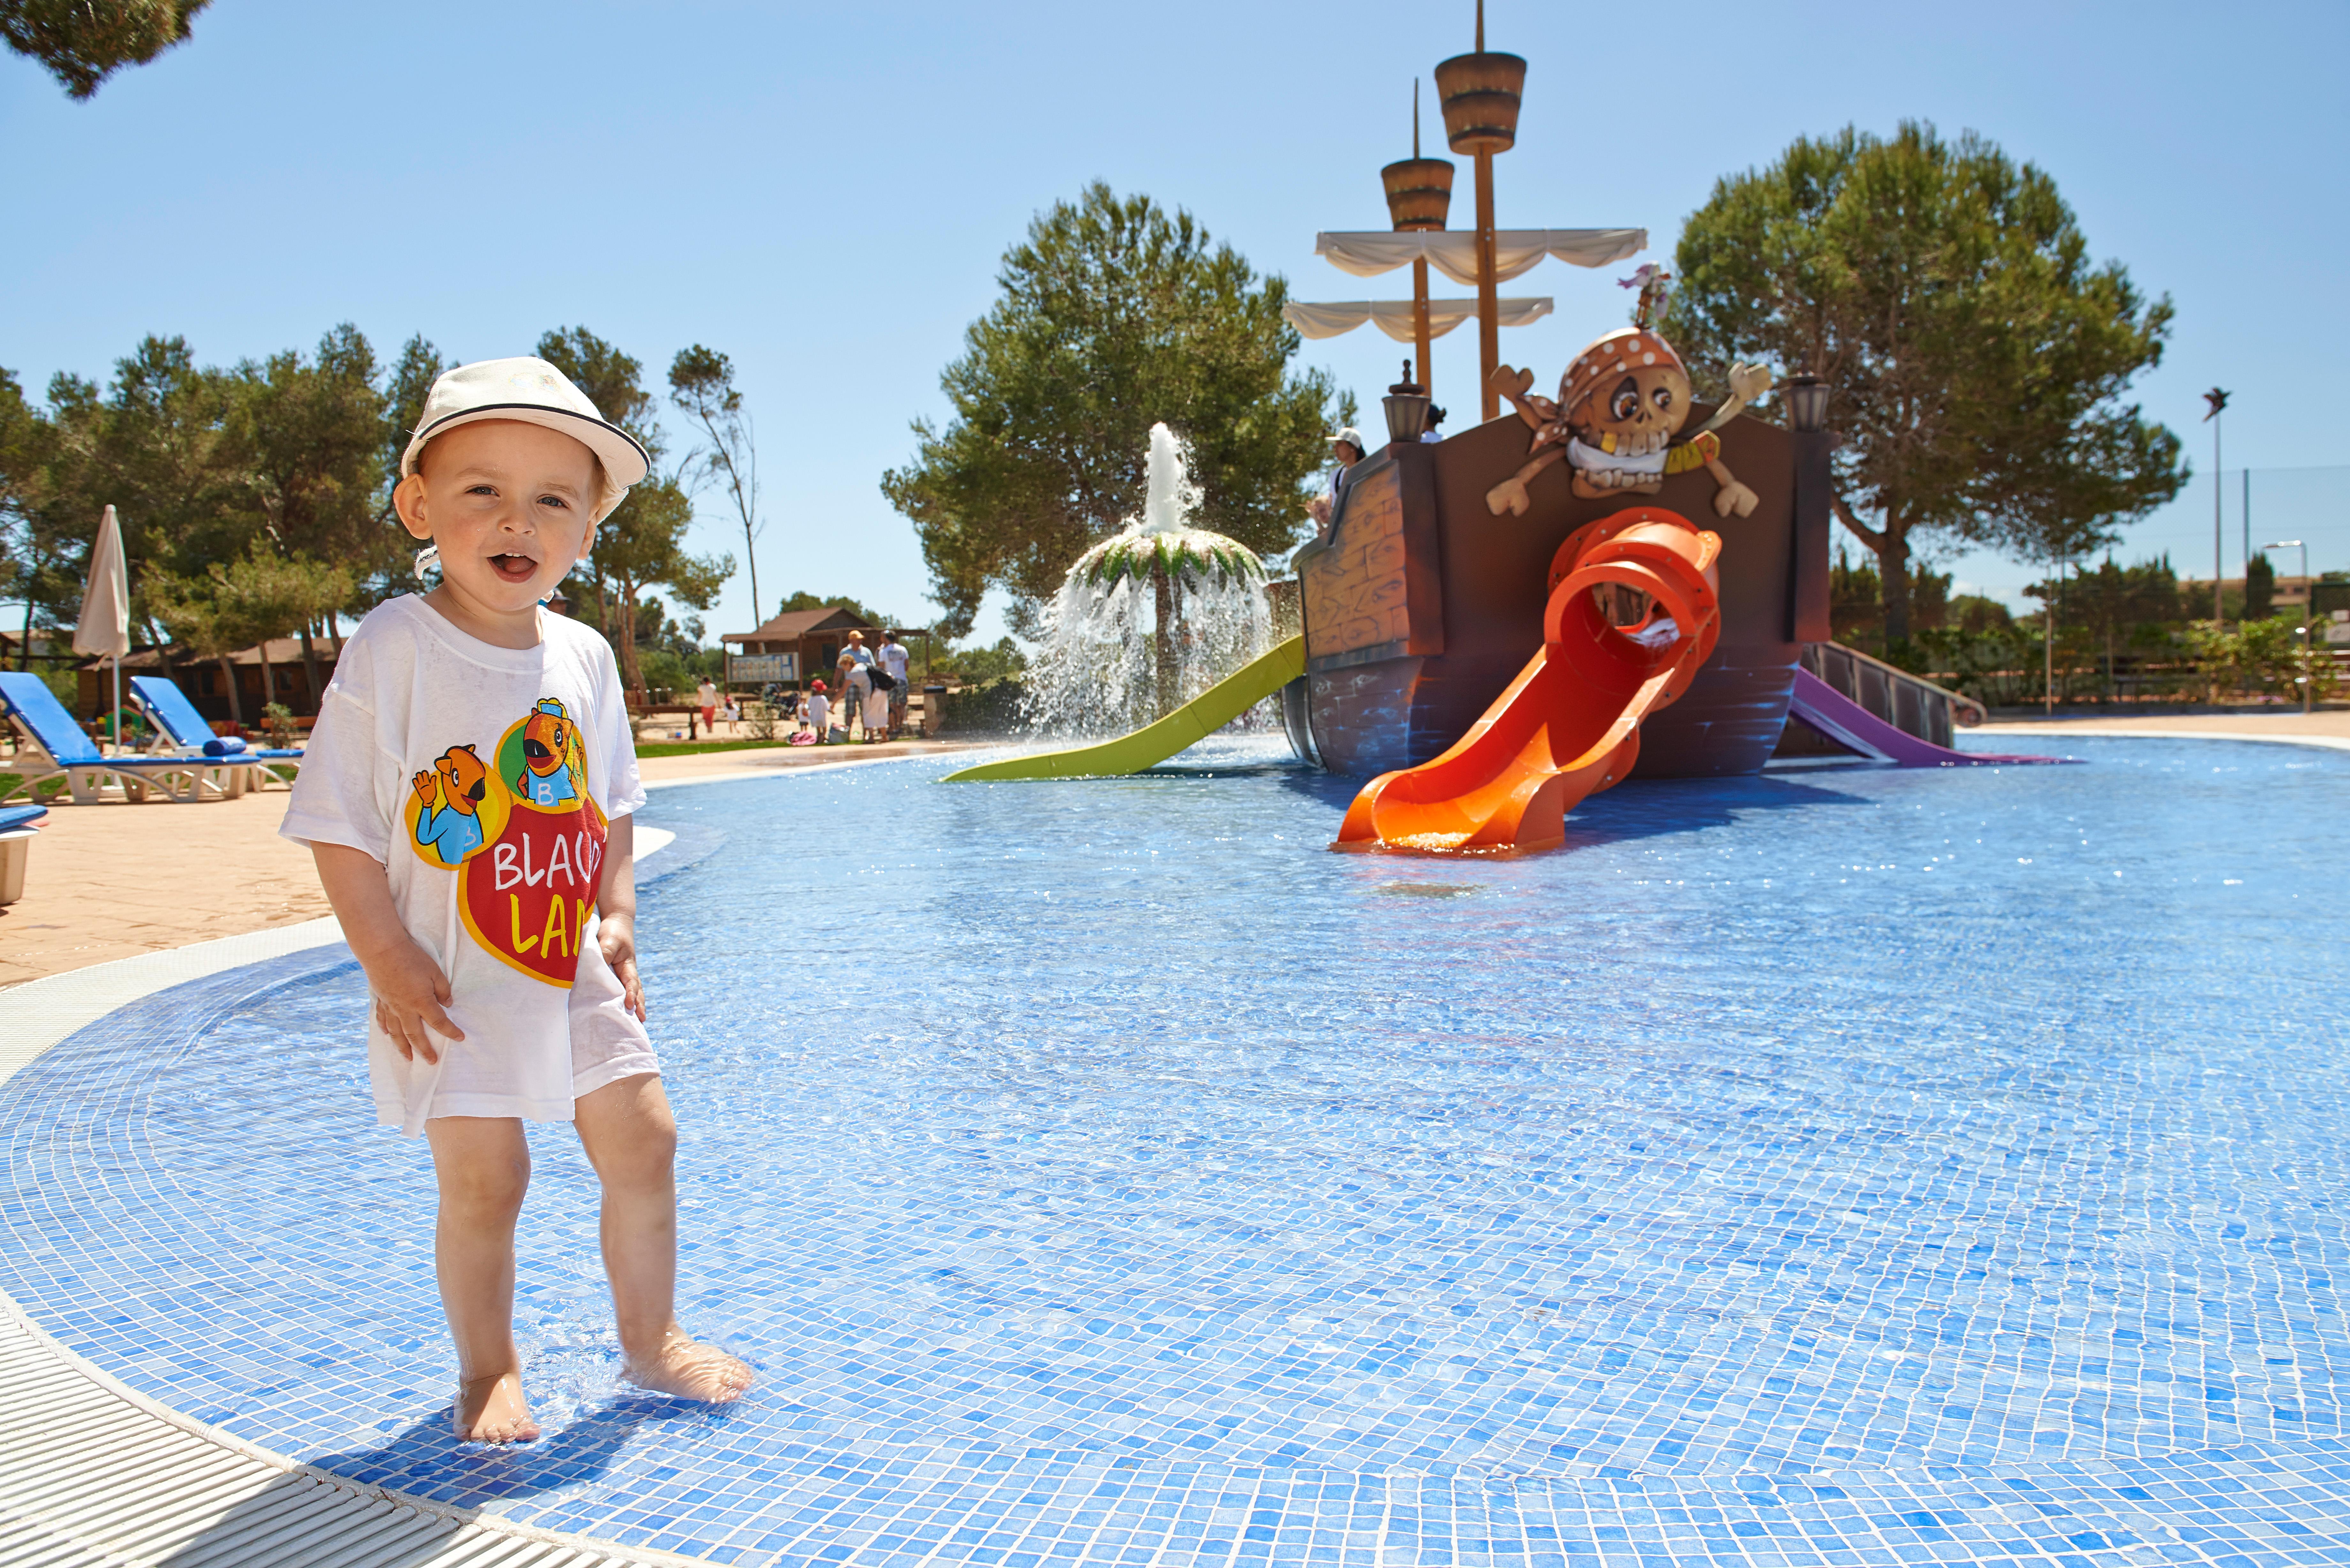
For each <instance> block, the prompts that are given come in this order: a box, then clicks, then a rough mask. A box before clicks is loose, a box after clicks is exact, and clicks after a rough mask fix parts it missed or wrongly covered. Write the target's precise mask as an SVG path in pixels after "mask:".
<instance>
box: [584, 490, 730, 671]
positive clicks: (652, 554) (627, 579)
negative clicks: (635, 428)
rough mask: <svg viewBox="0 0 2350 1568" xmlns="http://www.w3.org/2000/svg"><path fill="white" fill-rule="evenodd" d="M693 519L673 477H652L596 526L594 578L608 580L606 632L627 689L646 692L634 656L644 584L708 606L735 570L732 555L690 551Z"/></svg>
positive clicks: (687, 499) (699, 606) (700, 606)
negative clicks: (688, 534)
mask: <svg viewBox="0 0 2350 1568" xmlns="http://www.w3.org/2000/svg"><path fill="white" fill-rule="evenodd" d="M692 524H693V502H692V500H691V497H689V496H688V495H687V494H686V493H685V491H684V489H683V488H682V487H681V486H680V485H679V483H677V481H676V480H675V479H673V478H666V477H661V476H658V475H656V476H654V477H652V478H649V479H647V480H646V481H645V482H644V483H641V484H639V485H638V486H636V487H635V488H634V489H632V490H630V491H629V498H628V499H627V500H626V501H623V502H621V503H620V504H619V506H618V507H616V508H614V509H613V512H612V514H611V515H610V516H609V517H607V518H606V519H604V522H603V524H602V526H600V527H598V529H597V530H596V545H595V548H594V550H593V552H592V556H593V561H594V567H595V573H596V577H597V580H598V583H599V584H601V583H609V584H610V585H611V597H610V600H609V602H608V606H607V608H606V613H607V615H608V617H609V618H610V622H609V624H608V626H607V628H606V634H607V635H608V637H609V638H610V639H611V640H612V646H613V650H614V651H615V652H617V653H618V654H619V657H620V673H621V676H622V678H623V679H624V680H626V681H627V682H628V687H629V691H634V692H637V693H638V694H639V696H641V695H643V693H644V691H645V677H644V669H643V666H642V665H641V664H640V663H639V660H638V657H637V641H638V639H637V613H638V599H639V595H641V594H642V593H643V592H644V591H645V590H646V589H647V588H650V587H657V586H659V587H667V588H669V590H670V591H671V592H672V593H674V594H675V595H676V596H677V597H679V598H680V599H681V600H682V601H684V602H685V603H686V604H689V605H691V606H692V607H694V608H695V609H708V608H709V607H710V606H711V603H712V601H713V600H714V599H716V598H717V597H718V590H719V589H720V587H723V586H724V584H725V582H726V579H727V578H729V577H731V576H733V575H734V557H733V556H695V555H691V554H689V553H688V552H687V550H686V548H685V535H686V531H687V529H689V528H691V526H692Z"/></svg>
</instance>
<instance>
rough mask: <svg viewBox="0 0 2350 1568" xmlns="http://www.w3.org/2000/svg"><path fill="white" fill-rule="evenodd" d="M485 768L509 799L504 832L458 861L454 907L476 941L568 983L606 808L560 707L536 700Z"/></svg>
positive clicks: (583, 928) (592, 896) (591, 900)
mask: <svg viewBox="0 0 2350 1568" xmlns="http://www.w3.org/2000/svg"><path fill="white" fill-rule="evenodd" d="M490 767H491V771H492V773H493V774H494V775H495V776H496V779H497V782H498V784H500V785H502V786H503V787H504V791H505V793H506V794H508V796H509V797H510V799H511V800H512V802H513V809H512V811H511V813H510V815H508V816H507V818H506V823H505V831H504V833H503V834H501V835H499V836H498V837H497V838H496V839H495V840H494V841H493V842H492V843H491V845H490V847H489V850H488V852H487V853H485V854H484V855H481V856H479V857H475V858H474V859H472V860H469V861H467V862H466V863H465V869H464V871H463V882H462V886H461V888H460V889H459V894H458V908H459V909H460V911H461V912H462V913H463V916H464V919H465V929H467V930H468V931H470V932H472V933H473V940H475V941H477V942H479V943H481V944H482V946H484V947H485V948H487V949H488V950H490V951H491V952H493V953H494V954H496V955H497V957H498V960H499V961H500V962H502V963H504V964H507V965H509V966H511V967H513V968H515V969H517V970H520V971H522V972H523V973H525V974H526V975H530V976H532V977H533V978H535V979H537V980H543V981H546V982H547V983H548V984H549V985H560V986H568V985H570V983H571V981H572V980H573V978H574V977H575V976H577V973H578V972H579V946H580V943H581V941H582V940H584V939H585V938H586V936H587V922H588V919H590V917H592V916H593V915H594V914H595V912H596V881H597V877H598V874H599V873H601V872H602V870H603V868H604V842H605V839H606V836H607V831H608V830H607V828H606V826H605V820H604V812H603V809H602V808H601V807H600V806H598V805H597V804H596V801H595V799H594V797H592V796H591V795H589V794H588V793H587V748H586V745H585V743H584V742H583V741H582V739H581V737H580V734H579V726H578V724H577V722H574V721H573V719H572V718H571V715H570V713H569V712H568V711H566V710H565V708H564V706H563V704H562V703H561V702H560V701H556V699H555V698H552V697H543V698H541V699H540V700H539V701H536V702H535V703H533V704H532V705H531V710H530V711H529V712H528V713H527V714H525V715H524V717H523V718H522V719H520V720H518V721H517V722H515V723H514V724H513V725H512V726H511V727H509V728H508V729H507V731H506V732H505V733H504V735H502V736H500V737H499V738H498V743H497V746H496V749H495V750H494V751H493V752H492V753H491V754H490Z"/></svg>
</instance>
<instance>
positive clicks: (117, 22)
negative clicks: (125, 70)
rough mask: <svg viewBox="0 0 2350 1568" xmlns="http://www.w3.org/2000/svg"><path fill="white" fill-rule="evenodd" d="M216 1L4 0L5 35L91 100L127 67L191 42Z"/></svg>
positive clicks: (0, 0)
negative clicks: (198, 23) (197, 18)
mask: <svg viewBox="0 0 2350 1568" xmlns="http://www.w3.org/2000/svg"><path fill="white" fill-rule="evenodd" d="M210 4H212V0H0V39H5V40H6V41H7V45H8V47H10V48H12V49H14V50H16V53H18V54H20V55H24V56H26V57H30V58H32V59H36V60H38V61H40V62H41V64H43V65H45V66H47V67H49V74H50V75H51V76H53V77H55V78H57V82H58V85H60V86H62V87H63V88H65V89H66V95H67V96H68V98H72V99H88V98H90V97H91V96H92V95H94V94H95V93H96V92H97V91H98V86H99V83H100V82H102V81H104V80H105V79H106V78H109V77H110V76H112V75H113V74H114V73H115V72H116V71H118V70H120V69H121V68H122V67H124V66H134V65H135V66H143V65H145V64H146V63H147V62H148V61H150V60H151V59H153V58H154V57H156V56H158V55H160V54H161V53H162V52H163V51H164V50H166V49H168V48H171V47H173V46H174V45H177V44H183V43H185V42H187V40H188V35H189V34H190V33H191V32H192V31H193V30H194V23H195V16H196V13H197V12H199V11H201V10H203V8H204V7H205V6H206V5H210Z"/></svg>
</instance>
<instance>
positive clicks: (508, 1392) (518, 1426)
mask: <svg viewBox="0 0 2350 1568" xmlns="http://www.w3.org/2000/svg"><path fill="white" fill-rule="evenodd" d="M450 1425H451V1426H452V1427H454V1428H456V1431H457V1436H458V1437H460V1438H463V1439H464V1440H465V1441H467V1442H469V1443H529V1442H536V1440H537V1439H538V1423H537V1422H536V1421H534V1420H532V1419H531V1418H530V1406H529V1404H528V1402H526V1401H525V1399H524V1398H523V1397H522V1375H521V1374H520V1373H515V1372H497V1373H493V1374H491V1375H490V1376H487V1377H474V1378H469V1379H468V1380H466V1381H465V1382H463V1383H460V1384H459V1385H457V1407H456V1409H455V1410H454V1411H452V1413H451V1416H450Z"/></svg>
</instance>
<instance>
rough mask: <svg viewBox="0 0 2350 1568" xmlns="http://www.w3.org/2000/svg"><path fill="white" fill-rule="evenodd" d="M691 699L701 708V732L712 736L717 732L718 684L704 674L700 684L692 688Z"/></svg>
mask: <svg viewBox="0 0 2350 1568" xmlns="http://www.w3.org/2000/svg"><path fill="white" fill-rule="evenodd" d="M693 700H694V701H695V702H696V703H697V704H699V705H700V706H701V709H702V733H703V734H704V735H708V736H711V737H712V738H713V739H714V738H715V737H716V736H717V734H718V686H717V683H716V682H715V681H713V680H711V679H710V677H709V676H707V675H705V676H703V677H702V684H701V685H699V686H697V687H695V688H694V689H693Z"/></svg>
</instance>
